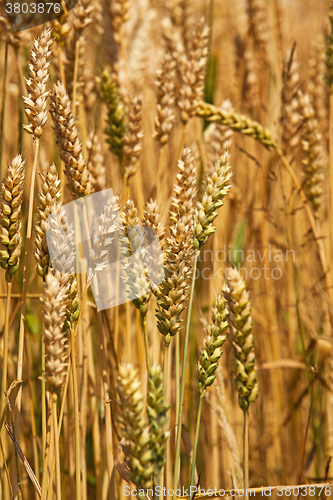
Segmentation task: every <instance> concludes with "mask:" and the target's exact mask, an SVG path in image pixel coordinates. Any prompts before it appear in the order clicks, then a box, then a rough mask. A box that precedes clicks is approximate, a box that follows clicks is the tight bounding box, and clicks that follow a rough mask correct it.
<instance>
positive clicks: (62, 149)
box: [50, 82, 92, 198]
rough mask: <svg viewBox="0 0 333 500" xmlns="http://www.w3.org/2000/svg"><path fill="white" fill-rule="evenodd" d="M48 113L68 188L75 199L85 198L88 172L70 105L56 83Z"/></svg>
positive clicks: (87, 187) (87, 193)
mask: <svg viewBox="0 0 333 500" xmlns="http://www.w3.org/2000/svg"><path fill="white" fill-rule="evenodd" d="M50 111H51V115H52V119H53V123H54V131H55V133H56V136H57V144H58V150H59V156H60V158H61V159H62V161H63V162H64V164H65V174H66V177H67V179H68V184H67V185H68V188H69V190H70V191H71V193H72V195H73V196H74V197H75V198H79V197H81V196H87V195H89V194H91V192H92V185H91V182H90V175H89V170H88V168H87V164H86V161H85V159H84V158H83V154H82V144H81V143H80V141H79V137H78V132H77V129H76V125H75V120H74V117H73V114H72V109H71V103H70V100H69V97H68V94H67V92H66V90H65V87H64V86H63V84H62V83H60V82H58V84H57V85H55V86H54V88H53V91H52V94H51V101H50Z"/></svg>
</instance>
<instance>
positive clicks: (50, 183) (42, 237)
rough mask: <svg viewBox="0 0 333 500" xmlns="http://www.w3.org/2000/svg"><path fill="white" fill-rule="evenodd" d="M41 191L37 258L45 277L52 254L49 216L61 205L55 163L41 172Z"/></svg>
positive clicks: (36, 227) (36, 226) (39, 270)
mask: <svg viewBox="0 0 333 500" xmlns="http://www.w3.org/2000/svg"><path fill="white" fill-rule="evenodd" d="M39 175H40V178H41V191H40V192H39V193H38V198H39V203H40V205H39V207H38V220H37V223H36V225H35V233H36V237H35V246H36V250H35V258H36V262H37V272H38V274H39V276H41V277H42V278H45V276H46V275H47V272H48V268H49V264H50V255H49V250H48V246H47V239H46V226H47V222H46V221H47V218H48V217H49V216H50V215H51V214H52V213H54V212H56V211H59V210H60V207H61V202H60V198H61V183H60V180H59V178H58V173H57V169H56V167H55V165H54V163H53V164H52V165H51V166H50V168H48V169H47V170H45V171H43V172H40V174H39Z"/></svg>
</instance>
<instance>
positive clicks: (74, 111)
mask: <svg viewBox="0 0 333 500" xmlns="http://www.w3.org/2000/svg"><path fill="white" fill-rule="evenodd" d="M79 50H80V42H79V40H78V41H77V42H76V44H75V66H74V78H73V117H74V118H75V116H76V87H77V79H78V73H79Z"/></svg>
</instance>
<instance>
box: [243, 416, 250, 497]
mask: <svg viewBox="0 0 333 500" xmlns="http://www.w3.org/2000/svg"><path fill="white" fill-rule="evenodd" d="M243 414H244V428H243V477H244V498H248V493H247V492H248V489H249V410H248V409H247V410H244V411H243Z"/></svg>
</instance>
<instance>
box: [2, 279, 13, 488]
mask: <svg viewBox="0 0 333 500" xmlns="http://www.w3.org/2000/svg"><path fill="white" fill-rule="evenodd" d="M11 293H12V282H11V281H8V282H7V302H6V312H5V328H4V334H3V357H2V379H1V410H0V411H1V413H0V415H2V412H3V411H4V410H5V407H6V394H5V392H6V391H7V366H8V333H9V312H10V300H11ZM4 432H5V431H4V428H1V433H0V437H1V442H2V443H4ZM4 449H6V448H4ZM5 460H6V457H5V456H1V459H0V463H1V471H0V478H1V481H2V483H3V484H4V481H3V465H4V463H5Z"/></svg>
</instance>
